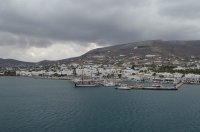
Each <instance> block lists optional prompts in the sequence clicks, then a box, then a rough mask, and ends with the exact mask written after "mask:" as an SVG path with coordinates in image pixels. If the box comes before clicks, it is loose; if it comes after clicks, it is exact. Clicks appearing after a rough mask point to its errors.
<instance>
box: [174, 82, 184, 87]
mask: <svg viewBox="0 0 200 132" xmlns="http://www.w3.org/2000/svg"><path fill="white" fill-rule="evenodd" d="M182 85H183V83H182V82H181V83H178V84H177V85H176V86H174V87H175V88H177V89H178V88H180V87H181V86H182Z"/></svg>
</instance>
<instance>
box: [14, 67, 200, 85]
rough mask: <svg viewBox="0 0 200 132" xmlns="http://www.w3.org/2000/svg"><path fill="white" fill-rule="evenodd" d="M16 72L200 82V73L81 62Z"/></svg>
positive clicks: (45, 75)
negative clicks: (157, 71) (153, 70)
mask: <svg viewBox="0 0 200 132" xmlns="http://www.w3.org/2000/svg"><path fill="white" fill-rule="evenodd" d="M16 74H17V75H19V76H30V77H39V76H40V77H46V78H51V77H54V78H55V77H56V78H62V79H74V78H78V77H81V76H85V77H90V78H91V77H92V78H101V79H110V78H120V79H124V80H135V81H150V82H152V81H155V82H156V81H163V82H171V81H175V80H182V81H184V82H188V83H200V75H195V74H185V75H183V74H181V73H166V72H164V73H155V72H152V71H150V70H148V68H147V67H141V68H134V69H131V68H130V67H128V66H127V67H126V65H124V67H116V66H111V65H79V64H70V65H65V64H62V65H60V66H58V67H57V68H54V69H53V70H51V69H49V70H37V71H35V70H18V71H16Z"/></svg>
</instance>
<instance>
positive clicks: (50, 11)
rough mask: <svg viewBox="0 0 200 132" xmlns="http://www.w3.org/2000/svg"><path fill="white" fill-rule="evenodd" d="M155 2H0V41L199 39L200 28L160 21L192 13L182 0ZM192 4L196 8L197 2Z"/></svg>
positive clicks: (37, 43) (30, 43) (41, 43)
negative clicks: (180, 0)
mask: <svg viewBox="0 0 200 132" xmlns="http://www.w3.org/2000/svg"><path fill="white" fill-rule="evenodd" d="M157 1H158V2H157ZM157 1H156V0H123V1H122V0H85V1H83V0H51V1H49V0H29V1H28V0H6V1H5V0H4V1H3V0H0V2H1V4H0V45H17V46H25V47H26V46H39V47H46V46H48V45H51V44H53V43H55V42H62V41H73V42H77V43H79V44H86V43H92V42H94V43H99V44H108V43H109V44H118V43H126V42H131V41H140V40H147V39H175V38H178V39H185V38H189V39H193V38H196V37H198V35H199V34H197V35H195V33H198V32H199V31H200V30H199V29H198V28H195V27H194V26H192V25H191V24H188V23H187V24H186V23H182V24H181V26H180V23H179V21H177V22H176V20H175V19H174V18H173V19H172V18H167V20H163V18H165V16H182V17H186V18H188V17H187V16H189V17H192V15H193V14H195V13H192V11H191V12H189V13H188V12H187V9H189V7H188V8H187V5H188V2H187V1H186V0H185V2H179V1H178V0H175V1H174V2H173V1H172V0H171V1H168V2H165V1H164V0H160V1H159V0H157ZM193 2H194V1H193ZM190 5H191V6H192V5H193V7H194V8H193V10H194V11H198V9H197V6H195V5H198V4H192V3H190ZM155 8H156V9H157V10H156V11H155ZM187 13H188V14H187ZM196 15H198V13H196V14H195V15H194V16H196ZM170 21H173V23H171V22H170ZM176 26H177V27H176ZM188 28H190V30H189V31H190V32H188V30H187V29H188ZM197 29H198V30H197ZM4 33H5V34H4ZM191 33H193V36H192V37H191ZM188 34H190V35H188ZM187 35H188V36H187Z"/></svg>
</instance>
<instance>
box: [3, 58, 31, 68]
mask: <svg viewBox="0 0 200 132" xmlns="http://www.w3.org/2000/svg"><path fill="white" fill-rule="evenodd" d="M33 64H34V63H32V62H23V61H19V60H14V59H2V58H0V67H18V66H29V65H33Z"/></svg>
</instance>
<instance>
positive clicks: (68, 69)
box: [0, 55, 200, 90]
mask: <svg viewBox="0 0 200 132" xmlns="http://www.w3.org/2000/svg"><path fill="white" fill-rule="evenodd" d="M92 58H93V61H91V58H90V59H88V60H84V63H80V61H79V62H71V63H67V64H64V63H62V64H60V63H58V64H52V65H40V64H37V65H35V66H27V67H26V66H23V67H6V69H4V70H1V73H0V74H1V75H6V73H7V72H9V71H15V75H16V76H24V77H32V78H36V79H38V78H44V79H64V80H71V81H72V82H74V84H75V85H74V86H76V87H82V86H87V87H88V86H99V85H103V86H115V88H119V89H133V88H135V89H170V90H171V89H178V87H180V86H181V85H182V84H184V83H187V84H199V83H200V75H199V73H198V71H199V69H200V66H199V61H197V60H196V59H195V58H194V57H193V56H192V57H191V59H190V60H184V59H181V58H175V57H171V58H167V59H165V58H162V57H160V56H156V55H146V56H145V57H144V58H139V57H138V58H137V57H133V58H132V59H133V60H130V59H129V60H127V59H126V56H123V55H119V58H118V61H116V58H114V59H115V61H116V62H119V59H120V64H119V63H114V64H111V63H110V62H111V61H113V60H112V59H113V58H108V59H107V63H104V64H103V63H102V64H101V61H102V60H104V61H105V59H104V58H103V57H100V56H93V57H92ZM102 58H103V59H102ZM94 60H95V62H97V61H99V62H100V63H94ZM121 60H123V61H121ZM169 62H170V64H169ZM165 64H167V65H165ZM166 66H168V67H167V68H168V69H167V70H166V68H165V69H164V70H163V69H162V68H163V67H166ZM169 66H171V67H170V69H169ZM196 72H197V73H196ZM7 74H8V73H7ZM146 83H151V85H150V86H149V85H147V86H146ZM166 84H167V85H166ZM168 84H172V85H168ZM144 85H145V86H144Z"/></svg>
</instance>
